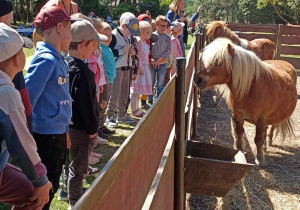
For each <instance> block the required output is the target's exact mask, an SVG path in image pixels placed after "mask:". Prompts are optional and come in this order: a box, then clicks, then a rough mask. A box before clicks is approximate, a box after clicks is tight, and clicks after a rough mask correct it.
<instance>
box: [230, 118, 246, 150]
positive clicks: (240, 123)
mask: <svg viewBox="0 0 300 210" xmlns="http://www.w3.org/2000/svg"><path fill="white" fill-rule="evenodd" d="M232 124H233V128H234V131H233V134H235V135H234V136H235V137H236V139H235V140H236V148H237V149H238V150H241V151H244V149H245V147H244V138H243V137H244V132H245V130H244V119H242V118H241V117H237V116H234V117H232Z"/></svg>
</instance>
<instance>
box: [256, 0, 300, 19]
mask: <svg viewBox="0 0 300 210" xmlns="http://www.w3.org/2000/svg"><path fill="white" fill-rule="evenodd" d="M268 6H271V7H272V8H273V9H274V10H275V12H276V14H277V16H278V17H279V18H280V19H281V20H282V21H283V22H285V23H289V22H290V23H295V24H300V0H258V2H257V7H258V8H259V9H263V8H266V7H268Z"/></svg>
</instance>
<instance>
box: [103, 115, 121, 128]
mask: <svg viewBox="0 0 300 210" xmlns="http://www.w3.org/2000/svg"><path fill="white" fill-rule="evenodd" d="M105 124H106V126H107V127H109V128H115V127H117V126H118V124H117V119H116V118H115V117H114V116H111V117H110V118H107V119H106V122H105Z"/></svg>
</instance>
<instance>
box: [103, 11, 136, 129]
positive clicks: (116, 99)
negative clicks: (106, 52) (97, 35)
mask: <svg viewBox="0 0 300 210" xmlns="http://www.w3.org/2000/svg"><path fill="white" fill-rule="evenodd" d="M138 34H139V25H138V20H137V18H136V17H135V16H134V15H133V14H132V13H130V12H125V13H123V14H122V15H121V18H120V26H119V27H117V28H116V29H114V30H113V31H112V41H111V43H110V44H109V47H110V48H111V50H112V52H113V54H114V58H115V60H116V70H117V74H116V78H115V80H114V83H113V87H112V94H111V97H110V101H109V105H108V111H107V115H108V120H109V121H110V122H109V124H112V125H115V126H117V124H116V123H117V120H118V122H121V123H127V124H131V123H134V122H135V121H134V119H132V118H131V117H130V116H128V115H127V112H126V107H127V104H128V97H129V84H130V74H131V67H132V65H133V59H132V56H133V55H135V54H136V52H135V50H134V49H133V42H134V37H133V35H135V36H136V35H138ZM117 115H118V116H117ZM117 118H118V119H117Z"/></svg>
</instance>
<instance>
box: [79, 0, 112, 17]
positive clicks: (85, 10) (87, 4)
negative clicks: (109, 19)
mask: <svg viewBox="0 0 300 210" xmlns="http://www.w3.org/2000/svg"><path fill="white" fill-rule="evenodd" d="M76 2H77V4H78V6H79V8H80V9H81V12H82V14H85V15H88V14H89V13H90V12H94V13H95V15H97V16H98V17H102V18H106V16H107V15H109V5H108V4H105V3H100V2H99V0H80V1H76Z"/></svg>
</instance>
